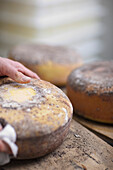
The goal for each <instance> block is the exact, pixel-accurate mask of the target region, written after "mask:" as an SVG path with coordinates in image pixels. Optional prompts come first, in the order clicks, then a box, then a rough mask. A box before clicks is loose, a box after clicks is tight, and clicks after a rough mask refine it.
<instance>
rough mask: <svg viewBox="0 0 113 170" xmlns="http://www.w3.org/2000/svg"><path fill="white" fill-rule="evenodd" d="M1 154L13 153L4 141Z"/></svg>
mask: <svg viewBox="0 0 113 170" xmlns="http://www.w3.org/2000/svg"><path fill="white" fill-rule="evenodd" d="M0 152H6V153H9V154H11V153H12V152H11V149H10V147H9V146H8V145H7V144H6V143H5V142H4V141H2V140H0Z"/></svg>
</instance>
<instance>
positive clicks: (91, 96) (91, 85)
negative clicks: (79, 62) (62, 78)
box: [67, 61, 113, 123]
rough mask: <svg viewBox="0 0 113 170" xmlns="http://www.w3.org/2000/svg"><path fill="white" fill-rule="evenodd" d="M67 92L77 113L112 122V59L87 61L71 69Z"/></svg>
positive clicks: (96, 119)
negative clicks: (87, 62)
mask: <svg viewBox="0 0 113 170" xmlns="http://www.w3.org/2000/svg"><path fill="white" fill-rule="evenodd" d="M67 94H68V97H69V98H70V100H71V102H72V104H73V106H74V110H75V112H76V113H77V114H78V115H81V116H83V117H85V118H88V119H92V120H95V121H99V122H105V123H113V61H100V62H94V63H89V64H86V65H84V66H82V67H80V68H78V69H75V70H73V71H72V73H71V74H70V76H69V77H68V82H67Z"/></svg>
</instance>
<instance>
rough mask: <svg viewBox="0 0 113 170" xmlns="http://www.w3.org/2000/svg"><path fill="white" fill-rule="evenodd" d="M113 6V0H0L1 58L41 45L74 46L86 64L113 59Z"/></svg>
mask: <svg viewBox="0 0 113 170" xmlns="http://www.w3.org/2000/svg"><path fill="white" fill-rule="evenodd" d="M112 6H113V1H112V0H108V1H107V2H106V1H105V0H54V1H51V0H48V1H47V0H42V1H39V0H32V1H30V0H19V1H18V0H0V55H1V56H4V57H7V54H8V51H9V50H10V49H11V48H12V47H13V46H14V45H17V44H20V43H26V42H34V43H37V42H38V43H46V44H53V45H57V44H59V45H66V46H70V47H73V48H75V49H77V51H78V52H79V53H80V54H81V55H82V56H83V58H84V60H85V61H92V60H97V59H110V58H112V56H111V54H112V49H113V48H111V43H112V41H113V40H112V39H113V29H111V25H113V23H112V16H113V12H112V10H111V8H112ZM112 28H113V27H112ZM108 37H109V38H108ZM112 44H113V43H112Z"/></svg>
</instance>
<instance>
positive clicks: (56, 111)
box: [0, 78, 72, 159]
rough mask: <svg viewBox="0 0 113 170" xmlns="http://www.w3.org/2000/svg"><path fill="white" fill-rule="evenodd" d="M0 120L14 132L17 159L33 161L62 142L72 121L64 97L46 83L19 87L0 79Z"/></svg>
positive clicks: (7, 79)
mask: <svg viewBox="0 0 113 170" xmlns="http://www.w3.org/2000/svg"><path fill="white" fill-rule="evenodd" d="M0 118H3V119H5V120H6V121H7V122H8V123H9V124H11V125H12V126H13V127H14V129H15V131H16V133H17V142H16V143H17V145H18V147H19V152H18V155H17V158H18V159H29V158H36V157H40V156H43V155H45V154H47V153H49V152H51V151H53V150H54V149H55V148H56V147H58V146H59V145H60V144H61V143H62V141H63V140H64V138H65V136H66V135H67V133H68V129H69V126H70V121H71V119H72V105H71V103H70V101H69V99H68V98H67V96H66V95H65V94H64V93H63V92H62V91H61V90H60V89H59V88H57V87H56V86H54V85H52V84H51V83H49V82H46V81H43V80H32V81H31V83H29V84H19V83H16V82H14V81H13V80H11V79H9V78H1V79H0Z"/></svg>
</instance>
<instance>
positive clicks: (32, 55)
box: [9, 44, 82, 86]
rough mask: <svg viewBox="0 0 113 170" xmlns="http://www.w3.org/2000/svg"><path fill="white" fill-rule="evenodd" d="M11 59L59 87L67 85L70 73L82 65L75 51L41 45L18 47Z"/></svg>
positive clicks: (11, 54) (11, 53)
mask: <svg viewBox="0 0 113 170" xmlns="http://www.w3.org/2000/svg"><path fill="white" fill-rule="evenodd" d="M9 58H10V59H13V60H16V61H19V62H21V63H22V64H24V65H25V66H26V67H28V68H29V69H31V70H32V71H34V72H36V73H37V74H38V75H39V77H40V78H41V79H43V80H46V81H49V82H51V83H53V84H55V85H58V86H62V85H65V84H66V81H67V77H68V75H69V74H70V72H71V71H72V70H73V69H74V68H77V67H79V66H80V65H81V64H82V59H81V58H80V56H79V55H78V54H77V53H76V52H75V50H72V49H69V48H67V47H63V46H51V45H41V44H24V45H18V46H16V47H14V48H13V49H12V51H11V52H10V54H9Z"/></svg>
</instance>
